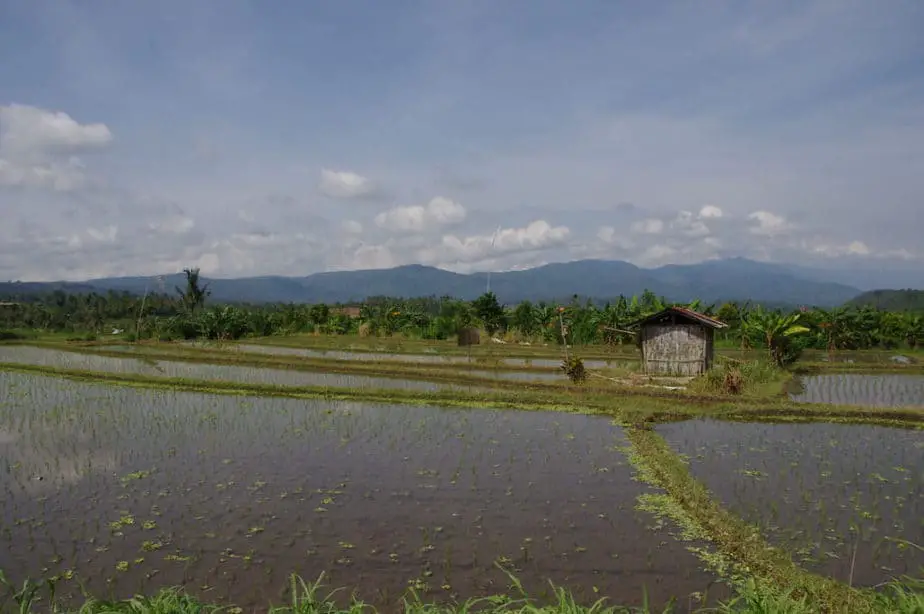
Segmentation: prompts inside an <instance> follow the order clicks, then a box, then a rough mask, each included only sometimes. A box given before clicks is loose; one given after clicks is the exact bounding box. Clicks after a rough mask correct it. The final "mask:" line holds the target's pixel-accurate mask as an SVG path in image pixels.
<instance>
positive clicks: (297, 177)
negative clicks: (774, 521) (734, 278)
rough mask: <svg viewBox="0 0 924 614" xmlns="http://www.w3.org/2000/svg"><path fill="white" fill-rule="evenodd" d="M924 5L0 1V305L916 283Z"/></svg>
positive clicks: (923, 142)
mask: <svg viewBox="0 0 924 614" xmlns="http://www.w3.org/2000/svg"><path fill="white" fill-rule="evenodd" d="M922 32H924V2H921V1H920V0H879V1H870V0H792V1H790V0H775V1H772V2H769V1H749V0H706V1H702V2H699V1H693V0H686V1H677V2H672V1H663V2H636V1H619V0H599V1H598V0H580V1H578V2H569V1H566V0H557V1H553V0H505V1H504V2H497V1H496V0H468V1H459V0H416V1H414V0H389V1H388V2H381V1H379V0H366V1H358V0H338V1H337V2H317V1H310V2H309V1H306V0H275V1H273V2H265V1H261V2H257V1H252V2H251V1H245V0H196V1H195V2H189V1H188V0H184V1H182V2H181V1H180V0H161V1H158V2H103V1H102V0H55V1H54V2H36V1H34V0H0V58H3V60H2V61H0V280H7V279H11V280H16V279H21V280H36V281H42V280H59V279H67V280H82V279H91V278H97V277H109V276H122V275H159V274H167V273H173V272H177V271H180V270H182V269H183V268H185V267H199V268H200V269H201V271H202V273H203V274H204V275H207V276H211V277H243V276H252V275H308V274H311V273H314V272H318V271H332V270H344V269H364V268H386V267H392V266H396V265H401V264H411V263H421V264H426V265H433V266H438V267H441V268H445V269H450V270H454V271H459V272H471V271H484V270H513V269H519V268H528V267H532V266H536V265H540V264H544V263H548V262H560V261H568V260H576V259H583V258H602V259H613V260H627V261H629V262H632V263H634V264H637V265H639V266H643V267H654V266H659V265H663V264H668V263H680V264H684V263H694V262H700V261H703V260H709V259H715V258H726V257H735V256H743V257H747V258H752V259H755V260H762V261H773V262H791V263H801V264H809V265H812V266H821V267H857V268H868V267H906V268H909V269H920V268H921V267H922V265H924V36H922V34H921V33H922Z"/></svg>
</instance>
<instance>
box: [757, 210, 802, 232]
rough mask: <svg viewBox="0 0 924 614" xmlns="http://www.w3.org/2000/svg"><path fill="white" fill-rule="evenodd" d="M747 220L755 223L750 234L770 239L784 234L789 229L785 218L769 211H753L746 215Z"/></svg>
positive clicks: (789, 226)
mask: <svg viewBox="0 0 924 614" xmlns="http://www.w3.org/2000/svg"><path fill="white" fill-rule="evenodd" d="M748 219H751V220H754V221H755V222H757V226H752V227H751V232H752V233H754V234H757V235H765V236H770V237H772V236H776V235H779V234H781V233H784V232H786V231H788V230H789V229H790V228H791V225H790V224H789V222H787V221H786V218H784V217H783V216H781V215H776V214H775V213H771V212H769V211H755V212H753V213H751V214H750V215H748Z"/></svg>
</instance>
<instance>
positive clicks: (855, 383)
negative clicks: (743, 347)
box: [790, 373, 924, 407]
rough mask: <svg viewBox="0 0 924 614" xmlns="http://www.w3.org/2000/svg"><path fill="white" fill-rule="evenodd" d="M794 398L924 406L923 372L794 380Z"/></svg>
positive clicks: (874, 405) (830, 401)
mask: <svg viewBox="0 0 924 614" xmlns="http://www.w3.org/2000/svg"><path fill="white" fill-rule="evenodd" d="M794 385H795V386H796V391H795V392H793V393H792V394H790V398H791V399H792V400H793V401H801V402H806V403H836V404H845V405H868V406H873V407H924V375H906V374H877V375H873V374H858V373H829V374H823V375H809V376H804V377H800V378H798V380H797V381H795V382H794Z"/></svg>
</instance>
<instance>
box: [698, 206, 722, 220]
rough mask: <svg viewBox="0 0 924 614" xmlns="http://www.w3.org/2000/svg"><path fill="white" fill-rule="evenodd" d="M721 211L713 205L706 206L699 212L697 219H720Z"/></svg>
mask: <svg viewBox="0 0 924 614" xmlns="http://www.w3.org/2000/svg"><path fill="white" fill-rule="evenodd" d="M722 215H723V213H722V209H720V208H719V207H716V206H715V205H706V206H705V207H703V208H702V209H700V210H699V217H701V218H705V219H717V218H720V217H722Z"/></svg>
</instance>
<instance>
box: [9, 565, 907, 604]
mask: <svg viewBox="0 0 924 614" xmlns="http://www.w3.org/2000/svg"><path fill="white" fill-rule="evenodd" d="M508 575H509V573H508ZM510 578H511V581H512V587H511V588H512V589H514V590H515V592H519V593H520V594H521V596H520V597H513V596H510V595H492V596H488V597H479V598H471V599H468V600H466V601H463V602H461V603H455V604H436V603H425V602H424V601H423V600H422V599H421V598H420V596H419V595H418V594H417V593H416V592H413V591H412V592H411V593H410V596H409V597H406V598H405V599H404V600H403V601H402V603H401V604H400V606H399V609H400V610H401V611H403V612H405V614H469V613H472V614H474V613H476V612H477V613H482V614H500V613H504V614H653V613H654V612H657V611H658V610H656V609H653V608H652V607H651V606H650V605H649V604H648V599H647V594H645V598H644V599H643V605H642V606H640V607H628V606H618V605H610V604H608V603H607V600H606V599H605V598H601V599H599V600H597V601H596V602H594V603H592V604H590V605H582V604H580V603H578V602H577V601H576V600H575V598H574V596H573V595H572V594H571V592H570V591H568V590H567V589H565V588H562V587H558V586H554V585H552V588H553V593H554V595H555V599H554V600H553V601H552V602H550V603H546V604H539V603H537V602H536V601H535V600H533V599H531V598H530V597H529V596H528V595H527V594H526V592H525V591H524V590H523V587H522V586H521V585H520V583H519V581H517V580H516V578H514V577H513V576H510ZM322 581H323V574H322V575H321V577H320V578H319V579H318V580H317V581H315V582H305V581H304V580H303V579H302V578H300V577H299V576H297V575H295V574H293V575H292V576H290V582H291V584H290V597H289V599H290V600H289V602H288V603H286V604H284V605H272V604H269V605H267V606H266V609H265V610H264V611H266V612H268V613H269V614H360V613H363V614H373V613H375V612H377V610H376V609H375V608H374V607H373V606H372V605H370V604H367V603H365V602H363V601H362V600H361V599H359V598H358V597H356V596H355V595H353V596H351V597H350V599H349V603H348V604H347V605H338V604H337V603H336V602H335V601H334V597H335V595H336V594H337V593H339V592H340V591H341V590H342V589H337V590H334V591H330V592H328V593H326V594H323V595H322V588H323V585H322ZM0 585H5V586H6V587H7V588H8V589H9V594H8V595H6V596H5V597H2V598H0V612H17V613H18V614H38V613H39V612H51V613H53V614H219V613H221V614H243V612H244V610H243V609H242V608H239V607H235V606H218V605H213V604H207V603H202V602H200V601H199V600H197V599H196V598H195V597H192V596H190V595H188V594H186V593H185V592H183V591H182V589H179V588H164V589H161V590H160V591H158V592H157V593H156V594H155V595H153V596H151V597H145V596H135V597H132V598H130V599H124V600H119V601H104V600H99V599H94V598H92V597H87V600H86V602H85V603H84V604H83V605H82V606H77V607H76V609H74V608H67V607H63V606H61V605H60V604H59V603H58V602H57V601H56V600H55V596H54V583H53V582H51V581H46V582H45V583H44V584H43V583H37V582H32V581H26V582H25V583H24V584H23V587H22V589H20V590H18V591H16V590H15V589H14V588H13V587H12V586H11V585H10V584H9V583H8V582H7V581H6V579H5V577H4V576H3V574H2V572H0ZM44 587H47V588H48V589H49V593H50V595H49V597H48V598H47V599H46V598H43V597H41V596H40V594H39V593H40V592H41V589H42V588H44ZM872 604H873V605H872V608H871V609H868V608H863V609H862V610H857V611H858V612H860V611H863V612H869V613H870V614H879V613H882V614H886V613H889V614H924V580H914V579H905V580H904V581H903V582H893V583H890V584H888V585H886V586H885V590H883V591H881V592H879V593H877V596H876V599H875V600H874V601H873V602H872ZM660 611H661V613H662V614H670V613H672V612H675V611H676V609H675V607H674V604H673V603H671V604H669V605H668V606H666V607H665V608H664V609H663V610H660ZM696 611H697V612H701V613H706V612H714V613H716V614H814V613H815V612H817V610H816V609H814V608H813V607H812V606H810V605H809V603H808V602H807V601H806V600H805V599H796V598H794V597H793V596H792V594H789V593H768V592H766V590H765V589H761V588H760V587H759V585H758V584H757V583H756V582H753V581H750V582H748V583H746V584H745V585H743V586H740V587H739V588H738V595H737V596H736V597H735V598H733V599H732V600H730V601H728V602H725V603H721V604H719V605H718V606H716V607H713V608H702V609H699V610H696Z"/></svg>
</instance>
